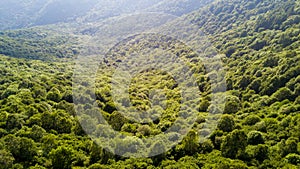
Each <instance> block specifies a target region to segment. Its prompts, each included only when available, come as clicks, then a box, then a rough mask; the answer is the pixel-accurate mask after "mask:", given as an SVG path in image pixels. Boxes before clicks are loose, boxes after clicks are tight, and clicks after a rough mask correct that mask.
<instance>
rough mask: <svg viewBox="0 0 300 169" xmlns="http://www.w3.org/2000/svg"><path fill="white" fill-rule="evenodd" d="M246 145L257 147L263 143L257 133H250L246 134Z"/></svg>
mask: <svg viewBox="0 0 300 169" xmlns="http://www.w3.org/2000/svg"><path fill="white" fill-rule="evenodd" d="M247 141H248V144H251V145H258V144H263V143H264V138H263V136H262V134H261V132H259V131H251V132H249V133H248V139H247Z"/></svg>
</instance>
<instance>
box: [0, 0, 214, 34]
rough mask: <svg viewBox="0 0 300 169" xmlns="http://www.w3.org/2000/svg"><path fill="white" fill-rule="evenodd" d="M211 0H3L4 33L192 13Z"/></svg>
mask: <svg viewBox="0 0 300 169" xmlns="http://www.w3.org/2000/svg"><path fill="white" fill-rule="evenodd" d="M209 2H210V0H201V1H197V0H188V1H187V0H176V1H167V0H164V1H160V0H137V1H136V0H26V1H24V0H3V1H1V2H0V6H1V8H0V14H1V15H0V25H1V26H0V30H5V29H15V28H24V27H31V26H37V25H47V24H55V23H59V22H74V21H76V20H77V19H79V20H80V21H84V22H92V21H99V20H103V19H105V18H109V17H112V16H118V15H120V14H125V13H133V12H139V11H151V12H166V13H171V14H174V15H178V16H179V15H182V14H186V13H189V12H191V11H193V10H195V9H198V8H199V7H201V6H203V5H205V4H207V3H209Z"/></svg>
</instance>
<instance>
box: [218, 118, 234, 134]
mask: <svg viewBox="0 0 300 169" xmlns="http://www.w3.org/2000/svg"><path fill="white" fill-rule="evenodd" d="M234 127H235V121H234V117H233V116H232V115H223V116H222V117H221V119H220V121H219V123H218V129H220V130H222V131H225V132H231V131H232V130H233V129H234Z"/></svg>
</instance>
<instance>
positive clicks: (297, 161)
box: [285, 153, 300, 165]
mask: <svg viewBox="0 0 300 169" xmlns="http://www.w3.org/2000/svg"><path fill="white" fill-rule="evenodd" d="M285 159H286V160H287V161H288V163H291V164H294V165H300V155H299V154H295V153H293V154H288V155H287V156H286V157H285Z"/></svg>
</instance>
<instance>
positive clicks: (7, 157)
mask: <svg viewBox="0 0 300 169" xmlns="http://www.w3.org/2000/svg"><path fill="white" fill-rule="evenodd" d="M14 161H15V158H14V157H13V156H12V154H11V153H10V152H8V151H7V150H0V169H9V168H11V167H12V165H13V163H14Z"/></svg>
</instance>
